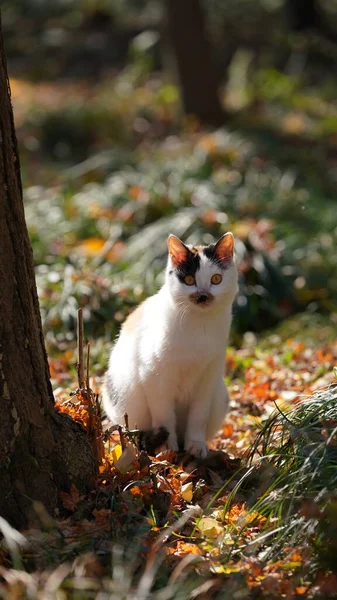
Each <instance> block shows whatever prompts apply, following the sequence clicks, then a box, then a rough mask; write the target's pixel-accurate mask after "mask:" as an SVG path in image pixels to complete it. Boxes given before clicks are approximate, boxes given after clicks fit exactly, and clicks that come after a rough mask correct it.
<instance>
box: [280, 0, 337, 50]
mask: <svg viewBox="0 0 337 600" xmlns="http://www.w3.org/2000/svg"><path fill="white" fill-rule="evenodd" d="M285 11H286V16H287V19H288V23H289V26H290V28H291V29H292V30H293V31H298V32H303V33H308V32H310V31H314V32H316V33H317V34H319V35H322V36H323V37H326V38H327V39H329V40H330V41H332V42H336V41H337V33H336V32H335V31H333V29H331V27H330V25H329V23H328V20H327V18H326V16H325V14H324V11H323V9H322V6H321V5H320V3H319V2H318V1H317V0H286V3H285Z"/></svg>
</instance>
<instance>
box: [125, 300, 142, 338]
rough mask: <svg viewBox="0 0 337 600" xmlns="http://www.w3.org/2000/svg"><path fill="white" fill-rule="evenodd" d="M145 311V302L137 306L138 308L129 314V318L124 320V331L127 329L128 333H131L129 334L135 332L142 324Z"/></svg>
mask: <svg viewBox="0 0 337 600" xmlns="http://www.w3.org/2000/svg"><path fill="white" fill-rule="evenodd" d="M143 312H144V306H143V304H140V305H139V306H137V308H136V309H135V310H133V311H132V313H130V314H129V316H128V317H127V319H126V320H125V321H124V323H123V325H122V329H123V331H125V332H126V333H129V334H132V333H134V332H135V331H136V329H138V327H139V325H140V321H141V319H142V316H143Z"/></svg>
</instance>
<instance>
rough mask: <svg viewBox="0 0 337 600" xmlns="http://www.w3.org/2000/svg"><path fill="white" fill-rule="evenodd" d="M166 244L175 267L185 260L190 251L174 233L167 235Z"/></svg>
mask: <svg viewBox="0 0 337 600" xmlns="http://www.w3.org/2000/svg"><path fill="white" fill-rule="evenodd" d="M167 246H168V251H169V255H170V257H171V260H172V263H173V265H174V266H175V267H177V266H178V265H179V264H181V263H183V262H185V261H186V260H187V258H188V255H189V252H190V251H189V249H188V248H187V246H185V244H184V243H183V242H182V241H181V240H180V239H179V238H178V237H177V236H176V235H173V234H171V235H169V237H168V240H167Z"/></svg>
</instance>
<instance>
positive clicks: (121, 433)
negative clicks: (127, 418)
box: [118, 425, 126, 450]
mask: <svg viewBox="0 0 337 600" xmlns="http://www.w3.org/2000/svg"><path fill="white" fill-rule="evenodd" d="M118 433H119V437H120V440H121V446H122V450H125V448H126V443H125V438H124V434H123V429H122V427H121V426H120V425H118Z"/></svg>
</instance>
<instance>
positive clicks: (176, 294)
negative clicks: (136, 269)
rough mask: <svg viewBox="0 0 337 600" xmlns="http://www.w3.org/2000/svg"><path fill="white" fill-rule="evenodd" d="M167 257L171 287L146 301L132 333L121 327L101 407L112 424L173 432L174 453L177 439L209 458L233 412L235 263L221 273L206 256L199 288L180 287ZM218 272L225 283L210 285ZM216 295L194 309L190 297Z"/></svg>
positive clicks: (198, 278) (170, 443) (199, 273)
mask: <svg viewBox="0 0 337 600" xmlns="http://www.w3.org/2000/svg"><path fill="white" fill-rule="evenodd" d="M171 270H172V263H171V258H170V257H169V259H168V266H167V271H166V279H165V284H164V286H163V287H162V288H161V290H160V291H159V292H158V293H157V294H156V295H154V296H152V297H150V298H148V299H147V300H146V301H145V302H144V303H143V305H141V308H140V309H139V308H138V311H139V310H140V312H141V314H140V317H139V321H138V322H137V326H136V327H135V328H134V330H130V329H128V328H127V327H125V328H123V329H122V331H121V334H120V336H119V338H118V340H117V342H116V344H115V346H114V348H113V349H112V352H111V355H110V360H109V367H108V372H107V374H106V380H105V386H104V392H103V402H104V407H105V410H106V412H107V414H108V416H109V418H110V419H111V420H112V422H113V423H122V422H123V417H124V414H125V413H127V414H128V417H129V423H130V427H134V426H135V425H137V427H138V428H139V429H141V430H145V431H146V430H150V429H152V428H154V429H156V428H158V427H160V426H164V427H166V428H167V430H168V432H169V438H168V447H169V448H171V449H173V450H177V449H178V440H179V441H183V444H184V448H185V450H186V451H188V452H190V453H191V454H193V455H195V456H206V454H207V451H208V448H207V445H206V440H210V439H211V438H212V437H213V436H214V434H215V433H216V431H218V430H219V429H220V427H221V424H222V420H223V418H224V416H225V413H226V410H227V407H228V392H227V388H226V386H225V384H224V381H223V375H224V366H225V353H226V345H227V342H228V335H229V329H230V324H231V320H232V304H233V300H234V298H235V295H236V292H237V270H236V267H235V265H234V262H233V261H231V263H230V264H229V265H228V267H227V268H226V269H224V270H221V269H219V267H217V266H216V265H215V264H214V263H213V262H211V261H210V260H209V259H208V258H206V256H204V255H201V265H200V269H199V270H198V271H197V272H196V285H195V286H187V285H185V284H184V283H181V282H180V281H179V279H178V277H177V276H176V275H175V274H169V272H170V271H171ZM215 273H221V274H222V277H223V279H222V282H221V283H220V284H218V285H212V284H211V277H212V275H213V274H215ZM194 292H211V293H212V294H213V295H214V301H213V303H211V304H210V305H209V306H203V305H202V306H200V305H198V304H193V303H192V302H191V300H190V298H189V295H190V294H191V293H194Z"/></svg>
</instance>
